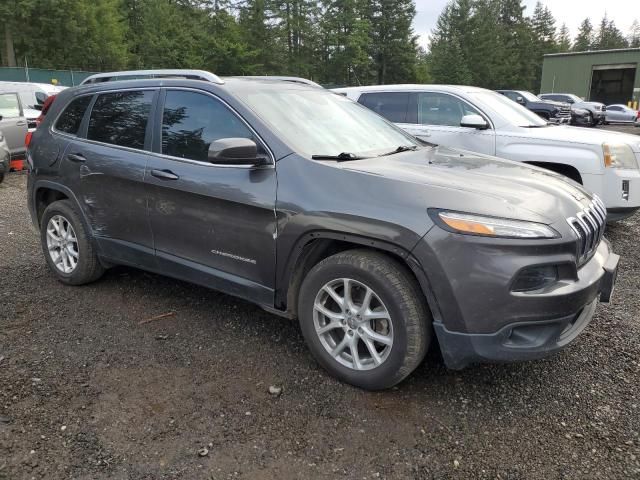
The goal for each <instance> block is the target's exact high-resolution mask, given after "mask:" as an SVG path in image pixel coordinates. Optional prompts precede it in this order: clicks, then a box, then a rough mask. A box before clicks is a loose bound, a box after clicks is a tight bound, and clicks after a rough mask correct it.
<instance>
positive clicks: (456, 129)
mask: <svg viewBox="0 0 640 480" xmlns="http://www.w3.org/2000/svg"><path fill="white" fill-rule="evenodd" d="M413 98H415V100H416V102H417V105H415V108H417V123H415V124H410V125H409V124H407V125H402V128H404V129H405V130H406V131H407V132H409V133H410V134H412V135H414V136H416V137H418V138H420V139H422V140H426V141H428V142H431V143H435V144H437V145H444V146H446V147H452V148H460V149H463V150H470V151H472V152H476V153H484V154H487V155H495V152H496V140H495V132H494V131H493V129H492V128H488V129H486V130H478V129H475V128H469V127H461V126H460V122H461V120H462V117H464V116H465V115H480V116H481V117H483V118H485V120H486V119H487V118H486V116H485V115H482V113H480V111H479V110H478V109H476V108H475V107H473V106H472V105H470V104H469V103H468V102H466V101H464V100H462V99H461V98H459V97H456V96H454V95H451V94H448V93H441V92H420V93H418V94H417V96H415V97H413ZM413 107H414V106H413V105H410V109H411V108H413Z"/></svg>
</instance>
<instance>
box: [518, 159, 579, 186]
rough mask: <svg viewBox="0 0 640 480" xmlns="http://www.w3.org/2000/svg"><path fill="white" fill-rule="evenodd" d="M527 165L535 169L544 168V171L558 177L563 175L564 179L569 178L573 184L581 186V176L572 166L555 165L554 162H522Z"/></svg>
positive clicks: (564, 164)
mask: <svg viewBox="0 0 640 480" xmlns="http://www.w3.org/2000/svg"><path fill="white" fill-rule="evenodd" d="M524 163H527V164H529V165H533V166H536V167H540V168H544V169H546V170H551V171H552V172H555V173H559V174H560V175H564V176H565V177H568V178H570V179H571V180H573V181H574V182H577V183H579V184H580V185H582V175H581V174H580V171H579V170H578V169H577V168H576V167H574V166H573V165H569V164H566V163H555V162H535V161H533V162H524Z"/></svg>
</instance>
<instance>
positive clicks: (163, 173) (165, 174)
mask: <svg viewBox="0 0 640 480" xmlns="http://www.w3.org/2000/svg"><path fill="white" fill-rule="evenodd" d="M151 175H152V176H154V177H156V178H159V179H160V180H178V179H179V178H180V177H179V176H178V175H176V174H175V173H173V172H172V171H171V170H155V169H154V170H151Z"/></svg>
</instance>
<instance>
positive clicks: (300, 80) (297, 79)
mask: <svg viewBox="0 0 640 480" xmlns="http://www.w3.org/2000/svg"><path fill="white" fill-rule="evenodd" d="M232 78H249V79H252V80H280V81H281V82H292V83H302V84H304V85H310V86H312V87H319V88H324V87H323V86H322V85H319V84H317V83H316V82H314V81H313V80H309V79H307V78H302V77H286V76H284V77H283V76H280V75H242V76H235V77H232Z"/></svg>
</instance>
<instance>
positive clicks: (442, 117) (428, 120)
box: [418, 92, 482, 127]
mask: <svg viewBox="0 0 640 480" xmlns="http://www.w3.org/2000/svg"><path fill="white" fill-rule="evenodd" d="M465 115H480V116H482V114H481V113H480V112H479V111H478V110H476V109H475V108H473V107H472V106H471V105H469V104H468V103H467V102H465V101H463V100H460V99H459V98H457V97H454V96H452V95H449V94H446V93H435V92H423V93H420V94H418V123H421V124H423V125H446V126H450V127H459V126H460V121H461V120H462V117H464V116H465Z"/></svg>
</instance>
